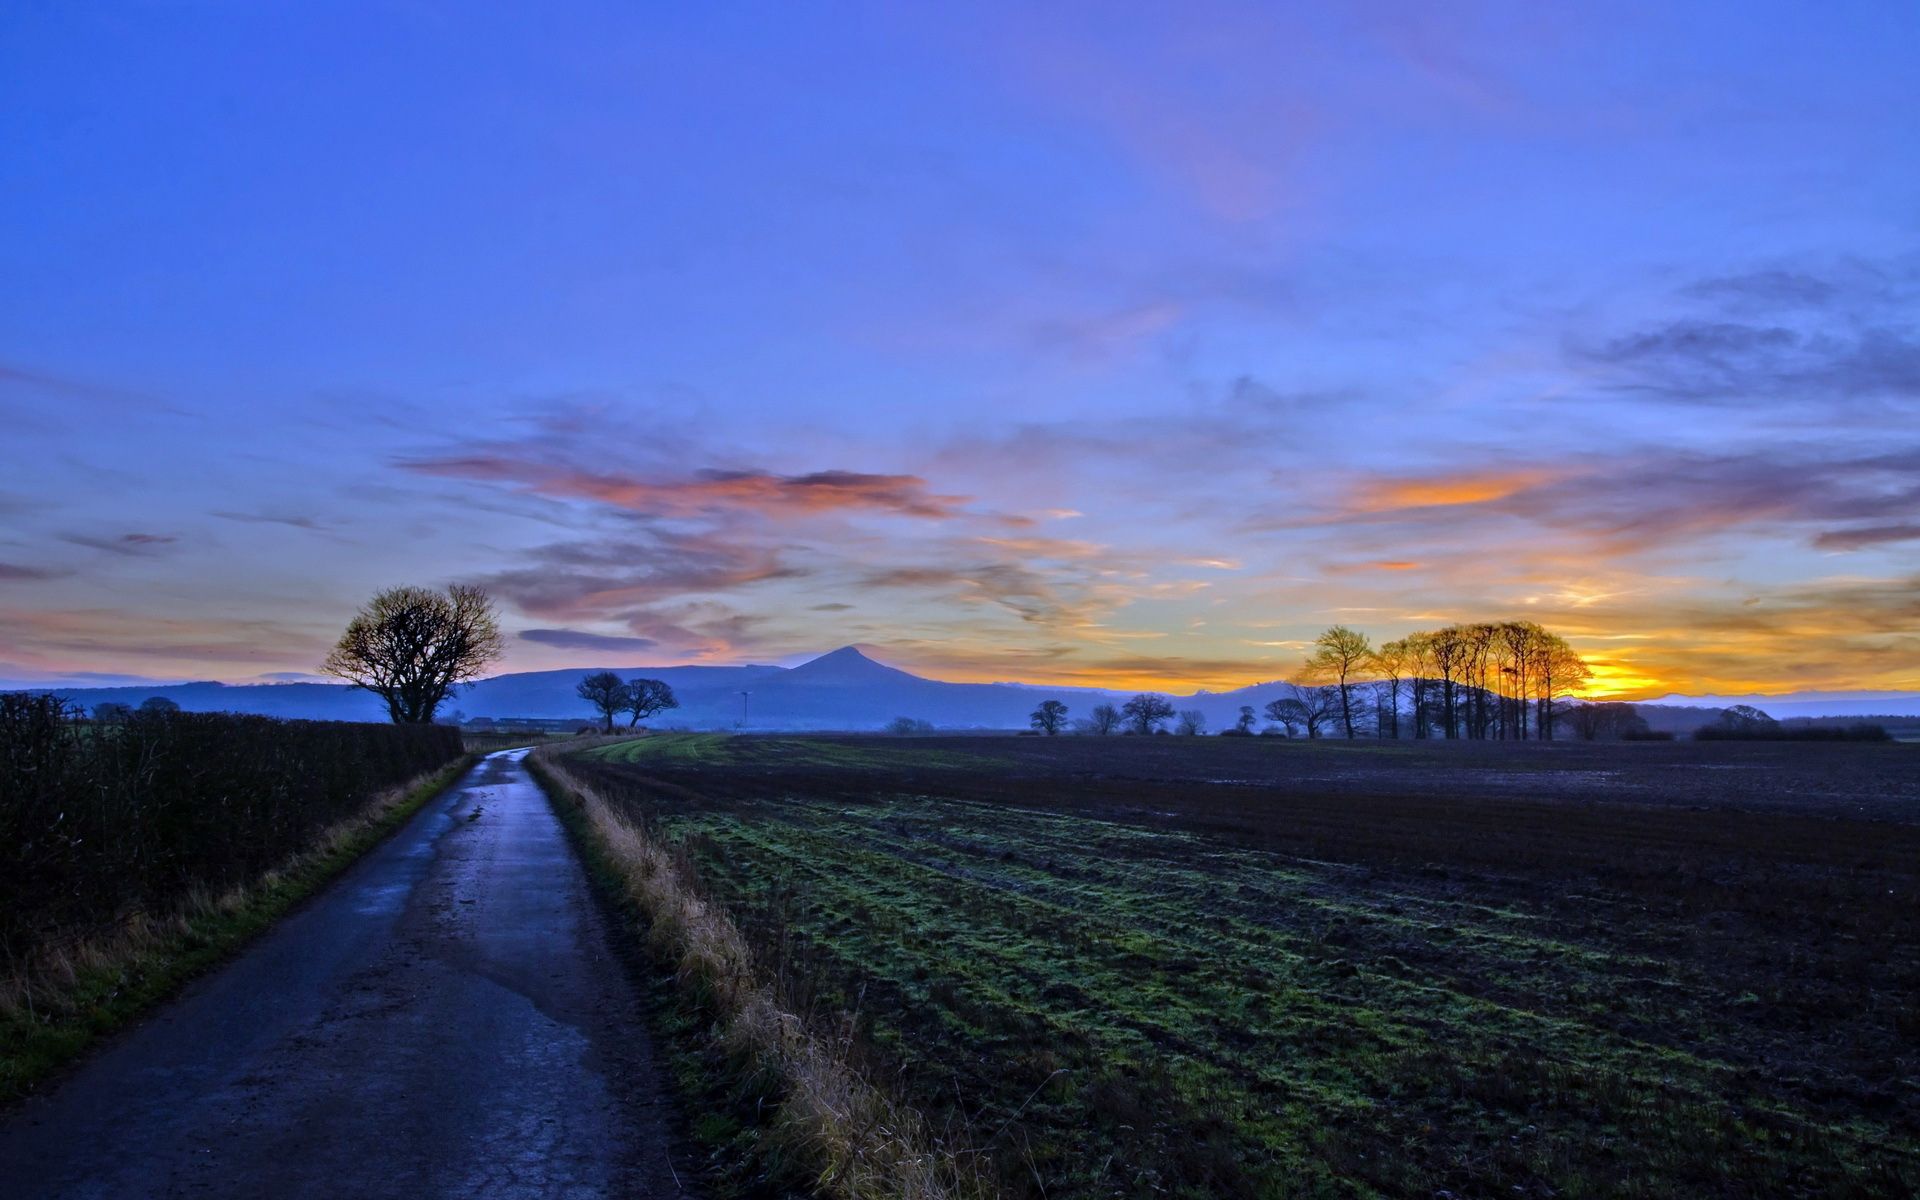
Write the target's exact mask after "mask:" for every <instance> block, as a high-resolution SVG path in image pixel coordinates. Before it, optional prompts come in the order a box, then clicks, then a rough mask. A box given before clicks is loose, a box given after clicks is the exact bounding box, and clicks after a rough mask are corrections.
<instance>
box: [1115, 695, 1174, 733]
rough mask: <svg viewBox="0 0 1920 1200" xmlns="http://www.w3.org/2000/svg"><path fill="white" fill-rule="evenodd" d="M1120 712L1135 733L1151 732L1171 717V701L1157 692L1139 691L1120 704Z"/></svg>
mask: <svg viewBox="0 0 1920 1200" xmlns="http://www.w3.org/2000/svg"><path fill="white" fill-rule="evenodd" d="M1120 712H1121V714H1122V715H1123V716H1125V717H1126V719H1127V724H1129V725H1131V726H1133V731H1134V732H1135V733H1153V732H1155V731H1156V730H1158V729H1159V728H1160V722H1162V721H1167V720H1171V719H1172V718H1173V701H1171V700H1169V699H1167V698H1166V697H1165V696H1162V695H1161V694H1160V693H1158V692H1141V693H1140V694H1139V695H1137V696H1135V697H1134V698H1133V699H1131V700H1129V701H1127V702H1126V703H1125V704H1122V705H1121V706H1120Z"/></svg>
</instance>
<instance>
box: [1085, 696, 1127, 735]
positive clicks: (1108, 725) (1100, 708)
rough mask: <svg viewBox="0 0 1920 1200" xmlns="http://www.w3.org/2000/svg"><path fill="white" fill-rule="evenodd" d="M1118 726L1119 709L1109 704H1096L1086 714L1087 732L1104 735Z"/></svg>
mask: <svg viewBox="0 0 1920 1200" xmlns="http://www.w3.org/2000/svg"><path fill="white" fill-rule="evenodd" d="M1118 728H1120V710H1119V709H1117V708H1115V707H1114V706H1113V705H1111V704H1096V705H1094V706H1093V711H1092V712H1090V713H1088V714H1087V732H1088V733H1091V734H1095V735H1097V736H1099V737H1106V736H1107V735H1108V734H1110V733H1112V732H1113V731H1114V730H1116V729H1118Z"/></svg>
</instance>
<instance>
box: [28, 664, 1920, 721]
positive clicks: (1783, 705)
mask: <svg viewBox="0 0 1920 1200" xmlns="http://www.w3.org/2000/svg"><path fill="white" fill-rule="evenodd" d="M601 670H611V671H613V672H614V673H615V674H617V675H619V676H621V677H622V678H624V679H631V678H635V677H637V676H645V677H648V678H653V679H663V680H665V681H666V682H667V683H668V684H669V685H670V686H671V687H672V688H673V690H674V694H675V695H676V696H677V697H678V698H679V700H680V707H679V708H678V709H676V710H674V711H672V712H669V713H666V714H663V715H662V716H661V717H660V718H657V719H656V721H655V723H656V724H660V725H684V726H689V727H692V728H696V729H729V728H733V727H734V726H736V725H738V724H739V723H740V722H741V720H742V712H743V711H744V713H745V719H746V724H747V726H748V727H749V728H754V729H841V730H847V729H853V730H858V729H879V728H881V727H883V726H885V725H886V723H887V722H889V721H891V720H892V719H893V718H895V717H916V718H919V719H921V720H925V721H930V722H932V723H933V724H934V725H936V726H938V727H940V728H944V729H1024V728H1026V725H1027V716H1028V714H1029V713H1031V712H1032V711H1033V709H1034V706H1035V705H1037V704H1038V703H1039V702H1040V701H1041V700H1044V699H1047V698H1048V697H1057V698H1059V699H1061V700H1064V701H1065V702H1066V703H1067V705H1068V708H1069V710H1070V712H1069V715H1070V717H1072V718H1079V717H1084V716H1085V715H1086V714H1087V711H1088V710H1089V709H1091V708H1092V707H1093V706H1094V705H1096V704H1099V703H1101V702H1103V701H1106V702H1111V703H1114V704H1120V703H1124V702H1125V700H1126V698H1127V696H1128V695H1130V694H1131V693H1128V692H1114V691H1104V690H1101V689H1098V688H1060V687H1035V686H1032V685H1029V684H1021V683H948V682H945V681H943V680H938V679H927V678H924V677H922V676H919V675H915V674H912V673H911V672H908V671H902V670H900V669H898V668H897V667H890V666H887V665H886V664H884V663H879V662H875V661H874V660H873V659H871V658H869V657H868V656H867V655H865V654H863V653H862V652H861V651H860V650H859V649H857V648H856V647H853V646H843V647H841V648H840V649H838V650H835V651H833V652H832V653H831V654H825V655H822V656H820V657H819V658H816V659H812V660H810V661H808V662H805V663H802V664H800V665H799V666H797V667H776V666H766V665H757V664H749V665H746V666H738V667H578V668H574V669H571V670H564V671H525V672H519V673H515V674H510V675H496V676H494V677H493V678H491V679H483V680H480V681H479V682H477V683H474V684H472V685H470V686H468V687H466V688H463V689H461V691H460V693H459V695H458V696H456V697H455V698H454V699H453V700H452V701H451V702H450V703H449V704H448V706H447V709H446V711H447V712H449V713H451V712H454V711H458V712H460V713H462V714H464V715H465V716H467V717H494V718H505V717H537V718H542V719H547V720H566V719H578V720H580V721H581V722H582V723H585V722H587V721H590V720H592V719H593V714H592V711H591V709H590V708H589V707H588V706H587V705H586V704H585V703H584V702H582V701H581V700H580V698H579V697H578V696H576V695H575V694H574V688H575V686H576V685H577V684H578V683H579V682H580V680H581V679H583V678H585V677H586V676H588V675H591V674H593V673H595V672H596V671H601ZM21 690H31V691H54V692H57V693H59V694H60V695H62V696H66V697H68V698H69V699H71V700H73V701H74V702H75V703H79V704H84V705H86V706H88V707H92V706H93V705H96V704H102V703H107V702H116V703H120V704H126V705H130V706H131V705H138V704H139V703H140V702H141V701H142V700H145V699H146V698H147V697H149V696H165V697H167V698H168V699H170V700H173V701H174V702H175V703H177V704H179V705H180V707H181V708H183V709H186V710H187V711H189V712H245V713H259V714H262V715H264V716H273V717H305V718H310V719H317V720H336V721H381V720H385V719H386V708H385V706H384V705H382V704H381V703H380V701H379V700H378V699H376V698H375V697H374V696H372V695H371V694H369V693H367V692H363V691H359V690H358V689H354V688H349V687H347V686H345V685H343V684H329V683H268V684H223V683H169V684H142V685H138V686H125V685H122V686H114V687H78V688H76V687H52V688H27V689H21ZM743 692H744V693H746V695H745V696H742V695H741V693H743ZM1285 693H1286V685H1285V684H1284V683H1280V682H1271V683H1257V684H1253V685H1250V686H1248V687H1243V688H1236V689H1234V690H1232V691H1226V692H1196V693H1194V694H1192V695H1174V696H1173V697H1172V700H1173V704H1174V707H1175V708H1176V709H1198V710H1200V712H1202V713H1204V714H1205V715H1206V718H1207V727H1208V729H1209V730H1212V731H1218V730H1220V729H1223V728H1226V727H1227V726H1230V725H1232V724H1233V723H1234V720H1235V718H1236V717H1238V715H1239V712H1240V706H1241V705H1243V704H1250V705H1252V706H1253V709H1254V711H1255V712H1256V713H1258V712H1260V711H1261V710H1262V709H1263V708H1264V707H1265V705H1266V704H1267V702H1268V701H1270V700H1274V699H1277V698H1279V697H1280V696H1282V695H1284V694H1285ZM1730 704H1753V705H1755V706H1756V707H1759V708H1763V709H1765V710H1766V711H1767V712H1769V713H1771V714H1772V715H1774V716H1775V717H1779V718H1782V719H1787V718H1793V717H1821V716H1847V715H1865V714H1875V715H1920V694H1914V693H1904V692H1861V693H1818V692H1809V693H1798V694H1793V695H1785V696H1772V697H1769V696H1740V697H1731V696H1729V697H1720V696H1710V697H1698V698H1690V697H1684V696H1669V697H1665V698H1664V699H1663V700H1661V701H1659V702H1657V703H1653V704H1642V705H1640V706H1639V707H1640V708H1641V710H1642V712H1643V713H1644V714H1645V715H1646V716H1647V719H1648V721H1649V722H1650V723H1651V724H1652V725H1653V727H1654V728H1656V729H1672V730H1674V731H1676V732H1687V731H1691V730H1693V729H1696V728H1698V727H1699V726H1701V725H1704V724H1706V723H1707V722H1709V721H1711V720H1713V718H1714V717H1715V716H1717V715H1718V714H1719V712H1720V710H1721V709H1722V708H1725V707H1727V706H1728V705H1730ZM1263 723H1264V722H1263Z"/></svg>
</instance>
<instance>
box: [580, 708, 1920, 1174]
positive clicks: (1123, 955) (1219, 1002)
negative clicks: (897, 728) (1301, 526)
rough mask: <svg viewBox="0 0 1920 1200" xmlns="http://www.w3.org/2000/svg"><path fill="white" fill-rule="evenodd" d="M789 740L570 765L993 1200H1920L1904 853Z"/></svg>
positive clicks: (1686, 826)
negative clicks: (1137, 1199) (1780, 1199)
mask: <svg viewBox="0 0 1920 1200" xmlns="http://www.w3.org/2000/svg"><path fill="white" fill-rule="evenodd" d="M784 740H785V741H788V742H801V741H803V740H804V739H784ZM1157 740H1158V741H1161V742H1166V741H1171V740H1172V739H1157ZM778 741H780V739H733V740H732V741H729V740H727V739H708V740H705V741H703V742H701V743H700V744H699V746H698V747H687V748H684V749H675V748H674V747H671V746H660V747H658V748H656V751H655V752H653V754H657V757H655V756H652V755H650V754H649V753H646V752H636V753H633V754H631V755H628V756H625V758H624V761H622V758H621V757H620V756H613V755H605V756H603V757H602V758H601V759H600V760H598V761H596V760H594V759H591V758H587V759H582V760H579V761H578V762H577V764H574V765H576V766H577V767H578V773H579V775H580V777H581V778H582V779H584V780H585V781H586V784H587V786H590V787H592V788H593V789H595V790H596V791H597V793H598V802H599V803H600V804H601V805H602V806H603V807H604V808H606V810H607V817H606V818H605V819H607V820H609V821H612V822H615V823H617V824H622V825H624V826H626V827H627V828H630V829H635V830H645V833H644V835H643V836H644V837H645V838H646V839H647V840H648V843H649V845H650V847H651V851H650V852H651V853H653V854H654V855H656V856H657V857H658V859H659V861H661V862H663V863H670V864H671V865H672V870H673V871H674V872H675V873H676V875H677V876H680V877H681V878H682V881H681V882H680V883H678V884H677V885H676V886H678V887H680V888H682V889H683V890H686V891H689V892H693V891H697V892H698V894H699V895H701V896H703V897H705V899H704V900H703V901H702V903H703V904H705V905H711V906H718V908H719V909H723V910H724V917H723V918H722V919H724V920H725V921H726V922H727V924H728V926H729V928H730V930H731V934H730V937H734V938H737V939H738V941H737V945H738V947H739V948H737V949H735V950H733V951H730V952H731V953H734V954H737V955H739V956H740V957H741V958H742V959H743V960H750V961H753V962H755V963H756V965H757V969H758V970H759V971H760V972H761V973H762V974H763V976H766V977H769V978H771V979H772V980H773V981H774V982H773V984H772V995H773V996H774V997H775V998H776V999H777V1001H778V1004H779V1006H780V1007H781V1008H782V1009H784V1010H785V1011H787V1012H790V1013H795V1014H799V1016H800V1017H801V1018H802V1019H803V1020H804V1021H805V1022H806V1023H807V1024H808V1025H810V1026H811V1027H814V1028H837V1029H838V1030H840V1031H841V1032H840V1033H839V1035H838V1036H839V1039H840V1043H841V1046H842V1050H841V1054H842V1056H843V1057H845V1058H847V1059H848V1060H850V1061H851V1062H852V1063H853V1064H854V1065H855V1066H856V1067H857V1068H858V1069H859V1070H861V1071H862V1072H863V1073H864V1074H866V1075H867V1076H868V1077H871V1078H884V1079H886V1080H887V1081H888V1086H889V1089H890V1091H891V1092H892V1093H893V1094H895V1095H897V1096H898V1097H899V1098H900V1099H901V1100H902V1101H904V1102H905V1103H908V1104H911V1105H913V1106H914V1107H915V1108H916V1109H917V1110H918V1111H920V1112H921V1113H923V1114H925V1115H926V1117H927V1118H928V1119H929V1120H932V1121H941V1120H956V1121H961V1122H964V1123H965V1125H966V1127H968V1128H969V1129H971V1130H975V1131H978V1136H976V1137H974V1138H972V1139H970V1145H971V1146H973V1147H974V1148H976V1149H978V1150H980V1151H982V1152H985V1153H987V1154H989V1155H991V1157H992V1159H993V1161H994V1164H995V1167H996V1170H997V1173H998V1183H999V1186H1000V1187H1001V1188H1002V1189H1003V1191H1004V1192H1006V1193H1007V1194H1010V1195H1032V1196H1035V1197H1040V1196H1045V1197H1051V1198H1054V1200H1060V1198H1081V1197H1084V1198H1088V1200H1091V1198H1092V1197H1096V1196H1114V1195H1120V1196H1149V1195H1154V1196H1158V1195H1178V1196H1190V1197H1196V1198H1197V1197H1203V1196H1222V1195H1236V1196H1238V1195H1245V1196H1291V1195H1300V1196H1355V1197H1363V1196H1379V1195H1435V1194H1441V1193H1450V1194H1456V1195H1494V1194H1499V1195H1511V1196H1543V1197H1544V1196H1549V1195H1551V1196H1568V1197H1595V1198H1597V1197H1605V1196H1647V1197H1653V1196H1695V1195H1714V1196H1775V1195H1787V1196H1814V1195H1868V1196H1874V1195H1880V1196H1905V1195H1911V1194H1915V1190H1916V1188H1920V1089H1917V1088H1916V1085H1915V1082H1914V1080H1915V1074H1914V1071H1913V1067H1914V1065H1915V1061H1916V1057H1915V1045H1916V1042H1917V1041H1920V1007H1916V1002H1915V999H1914V995H1915V993H1914V991H1913V989H1912V984H1913V982H1914V980H1915V979H1916V965H1915V957H1916V951H1915V947H1914V945H1913V944H1912V942H1911V941H1910V940H1908V939H1906V938H1905V937H1904V935H1903V933H1902V930H1904V929H1906V928H1907V927H1908V926H1909V925H1911V924H1912V922H1913V917H1912V914H1911V912H1910V911H1909V910H1907V909H1906V907H1905V906H1907V905H1909V904H1910V903H1911V901H1912V894H1913V885H1914V868H1913V863H1912V861H1911V860H1910V859H1907V858H1905V850H1904V849H1903V848H1904V847H1906V846H1907V845H1908V844H1909V843H1911V842H1912V840H1913V839H1912V836H1911V831H1910V830H1903V829H1898V828H1885V827H1881V828H1878V829H1876V828H1875V827H1873V826H1869V825H1866V824H1865V823H1852V822H1832V821H1813V820H1808V819H1805V818H1791V819H1789V818H1785V817H1776V816H1771V815H1760V814H1749V813H1695V812H1680V811H1676V810H1674V809H1664V810H1626V811H1622V810H1614V811H1612V812H1608V811H1605V810H1594V809H1590V808H1588V807H1586V806H1584V805H1580V806H1564V807H1553V806H1551V805H1550V804H1546V803H1533V804H1532V805H1531V807H1526V806H1523V805H1521V804H1518V803H1515V804H1509V805H1506V806H1503V807H1492V806H1486V807H1485V808H1484V812H1483V811H1482V810H1481V809H1473V808H1471V806H1462V805H1461V804H1459V803H1456V802H1446V803H1438V804H1436V803H1433V802H1431V801H1428V802H1425V803H1424V805H1423V804H1421V803H1416V802H1414V801H1412V800H1407V801H1389V800H1386V799H1382V798H1379V797H1365V796H1362V797H1356V798H1350V797H1344V796H1343V797H1334V798H1331V799H1321V800H1315V801H1308V800H1304V799H1303V800H1301V801H1299V802H1296V803H1288V802H1286V801H1283V800H1280V799H1278V798H1274V797H1267V796H1263V795H1259V794H1255V793H1253V792H1251V791H1249V790H1248V789H1245V788H1224V787H1216V788H1209V787H1207V786H1206V785H1205V784H1204V782H1188V783H1181V784H1161V785H1159V786H1157V787H1154V786H1148V785H1147V784H1144V783H1142V782H1141V781H1137V780H1119V781H1111V782H1102V783H1099V784H1097V785H1084V784H1083V785H1081V786H1080V787H1079V790H1077V791H1076V789H1075V788H1074V787H1069V786H1068V785H1067V783H1066V781H1064V780H1049V779H1046V778H1032V777H1029V778H1025V779H1009V778H1007V777H1006V776H1005V775H1004V774H1000V775H994V774H992V773H991V772H983V773H982V774H981V776H980V777H979V778H974V777H971V776H968V775H966V774H964V773H949V772H951V770H952V769H951V768H949V767H944V766H942V767H934V768H932V769H920V768H921V767H922V766H923V765H924V764H919V763H914V764H912V767H913V769H900V768H897V767H895V766H889V767H886V768H885V769H884V770H882V771H881V772H880V773H879V774H875V770H876V768H875V767H874V766H873V762H874V760H872V759H869V758H866V757H864V756H865V752H866V746H865V744H864V743H863V742H862V743H856V744H855V745H854V749H855V751H856V752H857V757H858V765H857V766H851V767H846V768H837V767H833V766H831V765H829V764H831V763H832V762H833V761H834V760H835V755H836V754H837V751H829V752H827V753H825V754H820V753H809V752H807V750H806V749H805V748H804V747H795V748H782V747H779V746H777V745H775V743H776V742H778ZM982 741H983V742H984V741H985V739H982ZM1030 741H1031V740H1030ZM755 743H759V744H758V745H756V744H755ZM835 744H840V743H835ZM1023 749H1024V750H1026V751H1029V752H1031V754H1034V755H1037V754H1040V753H1043V752H1044V749H1045V748H1044V747H1036V746H1033V745H1028V746H1026V747H1023ZM1281 749H1282V750H1283V752H1284V751H1285V750H1289V749H1291V748H1281ZM910 752H911V751H910V750H892V749H890V750H889V753H910ZM1173 752H1175V751H1174V750H1173V748H1168V749H1167V750H1166V751H1164V753H1173ZM942 753H943V754H959V755H964V754H965V753H966V751H965V750H964V749H959V748H955V749H943V750H942ZM1154 753H1155V754H1156V755H1157V754H1161V753H1163V751H1161V750H1158V749H1156V750H1155V751H1154ZM1191 753H1193V754H1195V755H1206V754H1212V753H1215V751H1214V750H1213V749H1212V748H1210V747H1206V746H1201V747H1196V748H1194V749H1193V750H1192V751H1191ZM1325 753H1326V754H1327V755H1334V754H1345V753H1346V752H1345V751H1343V750H1337V749H1336V750H1332V751H1327V752H1325ZM1317 756H1318V752H1316V757H1317ZM770 757H779V758H783V759H784V761H786V762H788V763H791V764H793V766H792V767H791V768H790V769H788V770H787V771H786V772H785V773H773V774H769V770H768V765H769V760H770ZM608 759H611V760H612V761H608ZM981 797H991V798H981ZM1090 797H1091V799H1090ZM1101 806H1104V807H1101ZM1110 813H1125V814H1127V816H1126V819H1111V818H1110V815H1109V814H1110ZM1462 814H1467V815H1464V816H1463V815H1462ZM1474 814H1480V815H1483V816H1484V818H1485V820H1486V822H1487V823H1486V824H1485V825H1484V826H1482V825H1476V824H1472V823H1471V820H1472V819H1473V818H1474ZM1203 818H1204V819H1205V820H1207V821H1217V822H1220V823H1221V824H1220V827H1219V828H1212V827H1207V828H1202V827H1201V826H1200V825H1199V822H1200V821H1201V820H1202V819H1203ZM1234 821H1237V822H1240V825H1237V826H1236V825H1232V824H1229V822H1234ZM1274 831H1279V833H1278V835H1276V836H1277V837H1298V838H1300V839H1301V840H1300V842H1299V843H1298V849H1297V850H1295V852H1292V853H1287V852H1281V851H1278V850H1276V849H1274V848H1272V847H1271V846H1270V845H1268V844H1267V843H1266V839H1267V837H1268V835H1269V834H1271V833H1273V832H1274ZM1503 831H1504V833H1503ZM1875 843H1884V844H1885V848H1884V849H1876V847H1875ZM688 880H697V883H690V882H688ZM703 911H704V912H707V913H709V914H712V913H714V912H715V911H716V910H715V909H714V908H711V907H709V908H705V909H703ZM1903 913H1904V915H1903ZM729 944H730V945H733V944H735V943H732V942H730V943H729Z"/></svg>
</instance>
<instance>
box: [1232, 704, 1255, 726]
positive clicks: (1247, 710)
mask: <svg viewBox="0 0 1920 1200" xmlns="http://www.w3.org/2000/svg"><path fill="white" fill-rule="evenodd" d="M1255 719H1256V718H1255V717H1254V715H1253V705H1251V704H1242V705H1241V706H1240V719H1239V720H1238V721H1235V722H1234V723H1233V727H1234V728H1235V729H1238V730H1239V731H1240V732H1241V733H1252V732H1253V723H1254V721H1255Z"/></svg>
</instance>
